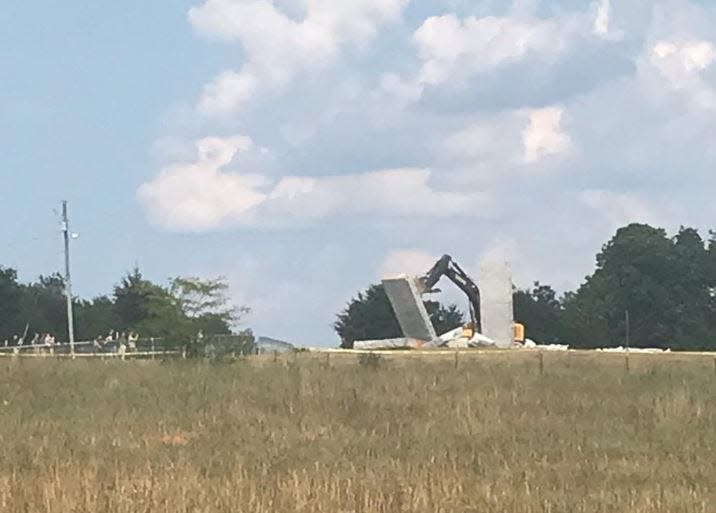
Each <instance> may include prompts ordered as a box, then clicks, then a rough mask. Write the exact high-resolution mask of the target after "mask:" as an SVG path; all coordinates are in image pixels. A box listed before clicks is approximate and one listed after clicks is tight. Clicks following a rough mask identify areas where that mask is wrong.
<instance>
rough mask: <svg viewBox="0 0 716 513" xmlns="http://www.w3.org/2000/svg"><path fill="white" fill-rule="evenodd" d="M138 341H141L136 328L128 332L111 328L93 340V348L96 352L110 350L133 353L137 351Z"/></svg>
mask: <svg viewBox="0 0 716 513" xmlns="http://www.w3.org/2000/svg"><path fill="white" fill-rule="evenodd" d="M137 342H139V334H138V333H137V332H136V331H134V330H129V331H128V332H125V331H122V332H119V331H115V330H109V332H108V333H107V335H99V336H98V337H97V338H95V339H94V340H93V341H92V348H93V349H94V351H95V352H96V353H101V352H108V351H110V352H117V353H120V354H125V353H127V352H132V353H133V352H136V351H137Z"/></svg>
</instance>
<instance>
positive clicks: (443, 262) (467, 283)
mask: <svg viewBox="0 0 716 513" xmlns="http://www.w3.org/2000/svg"><path fill="white" fill-rule="evenodd" d="M443 276H446V277H447V278H448V279H449V280H450V281H452V282H453V283H454V284H455V285H456V286H457V287H458V288H459V289H460V290H462V291H463V292H464V293H465V294H466V295H467V297H468V299H469V301H470V317H471V318H472V322H473V324H474V328H475V330H476V331H477V332H478V333H479V332H480V331H481V326H480V288H479V287H478V286H477V284H476V283H475V282H474V281H473V280H472V279H471V278H470V277H469V276H468V275H467V273H466V272H465V271H463V269H462V267H460V266H459V265H458V264H457V262H455V261H454V260H453V259H452V257H451V256H450V255H444V256H443V257H442V258H441V259H440V260H438V261H437V262H436V263H435V265H434V266H433V267H432V269H430V270H429V271H428V272H427V273H426V274H425V276H423V277H422V278H420V282H421V284H422V286H423V288H424V292H430V291H433V288H434V287H435V285H436V284H437V283H438V282H439V281H440V279H441V278H442V277H443Z"/></svg>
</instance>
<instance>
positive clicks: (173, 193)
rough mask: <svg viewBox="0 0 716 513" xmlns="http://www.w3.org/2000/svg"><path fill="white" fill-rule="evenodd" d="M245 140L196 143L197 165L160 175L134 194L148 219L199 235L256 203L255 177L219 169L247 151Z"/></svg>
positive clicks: (248, 145)
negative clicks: (148, 215)
mask: <svg viewBox="0 0 716 513" xmlns="http://www.w3.org/2000/svg"><path fill="white" fill-rule="evenodd" d="M251 147H252V143H251V140H250V139H249V138H247V137H241V136H239V137H232V138H228V139H220V138H214V137H212V138H206V139H203V140H201V141H199V142H198V143H197V160H196V162H194V163H191V164H176V165H172V166H169V167H167V168H165V169H163V170H162V171H161V173H160V174H159V176H157V177H156V178H155V179H154V180H152V181H151V182H147V183H145V184H143V185H141V186H140V187H139V189H138V191H137V195H138V197H139V199H140V201H141V202H142V203H143V204H144V206H145V207H146V208H147V210H148V212H149V214H150V216H151V218H152V219H153V220H154V221H155V222H156V223H157V224H160V225H162V226H167V227H181V228H183V229H188V230H201V229H206V228H211V227H216V226H219V225H221V224H222V223H224V222H225V221H226V220H227V219H231V218H236V217H240V216H241V215H242V214H244V213H246V212H248V211H249V210H250V209H252V208H253V207H255V206H257V205H259V204H261V203H262V202H263V201H264V200H265V199H266V195H265V194H263V193H261V192H259V191H258V190H256V185H257V183H259V182H260V179H258V178H257V177H255V176H253V177H252V176H242V175H238V174H234V173H225V172H223V171H222V169H223V168H224V167H225V166H226V165H227V164H229V163H230V162H231V160H232V159H233V158H234V156H235V155H236V154H237V153H238V152H241V151H249V150H250V149H251Z"/></svg>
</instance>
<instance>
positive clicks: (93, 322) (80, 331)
mask: <svg viewBox="0 0 716 513" xmlns="http://www.w3.org/2000/svg"><path fill="white" fill-rule="evenodd" d="M114 310H115V306H114V302H113V301H112V298H110V297H108V296H99V297H96V298H94V299H93V300H92V301H86V300H78V301H75V309H74V311H75V333H76V336H77V338H78V340H83V341H88V340H92V339H94V338H95V337H97V336H99V335H102V336H104V335H106V334H107V331H108V330H109V329H112V328H114V327H117V326H119V325H120V323H119V322H118V321H117V317H116V315H115V311H114Z"/></svg>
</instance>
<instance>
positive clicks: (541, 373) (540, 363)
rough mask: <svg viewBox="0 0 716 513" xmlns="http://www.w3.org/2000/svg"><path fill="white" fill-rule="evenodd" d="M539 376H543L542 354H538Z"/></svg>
mask: <svg viewBox="0 0 716 513" xmlns="http://www.w3.org/2000/svg"><path fill="white" fill-rule="evenodd" d="M539 375H540V376H544V353H543V352H542V351H540V352H539Z"/></svg>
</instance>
